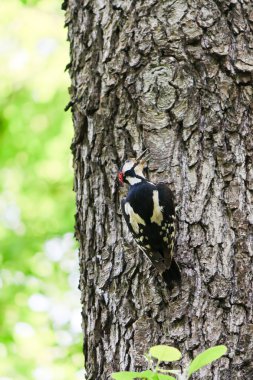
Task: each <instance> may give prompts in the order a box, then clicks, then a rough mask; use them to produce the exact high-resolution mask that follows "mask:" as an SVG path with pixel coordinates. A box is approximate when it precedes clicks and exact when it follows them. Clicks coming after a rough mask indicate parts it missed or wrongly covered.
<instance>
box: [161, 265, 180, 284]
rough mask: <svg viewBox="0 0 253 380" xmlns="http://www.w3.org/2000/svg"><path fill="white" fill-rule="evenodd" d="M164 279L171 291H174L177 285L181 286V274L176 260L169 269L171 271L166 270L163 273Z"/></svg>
mask: <svg viewBox="0 0 253 380" xmlns="http://www.w3.org/2000/svg"><path fill="white" fill-rule="evenodd" d="M162 277H163V279H164V281H165V282H166V284H167V285H168V287H169V289H173V288H174V286H175V284H180V282H181V273H180V269H179V266H178V265H177V262H176V261H175V259H172V261H171V266H170V267H169V269H166V270H165V271H164V272H163V273H162Z"/></svg>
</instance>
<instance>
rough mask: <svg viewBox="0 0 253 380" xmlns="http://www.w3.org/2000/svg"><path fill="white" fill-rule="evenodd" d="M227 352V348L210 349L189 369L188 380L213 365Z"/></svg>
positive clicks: (194, 361) (197, 358)
mask: <svg viewBox="0 0 253 380" xmlns="http://www.w3.org/2000/svg"><path fill="white" fill-rule="evenodd" d="M226 352H227V347H226V346H223V345H221V346H215V347H211V348H208V349H207V350H205V351H204V352H202V353H201V354H199V355H198V356H196V358H195V359H193V361H192V362H191V363H190V365H189V368H188V378H189V377H190V376H191V375H192V374H193V373H194V372H196V371H198V370H199V369H200V368H202V367H205V366H206V365H208V364H210V363H212V362H213V361H214V360H217V359H219V358H220V357H221V356H222V355H224V354H225V353H226Z"/></svg>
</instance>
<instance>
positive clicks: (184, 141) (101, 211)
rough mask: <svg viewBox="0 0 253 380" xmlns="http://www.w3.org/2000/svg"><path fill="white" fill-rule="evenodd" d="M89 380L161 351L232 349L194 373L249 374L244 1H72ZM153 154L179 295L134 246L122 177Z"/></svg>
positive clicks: (247, 26)
mask: <svg viewBox="0 0 253 380" xmlns="http://www.w3.org/2000/svg"><path fill="white" fill-rule="evenodd" d="M64 8H65V9H66V24H67V25H68V31H69V34H68V36H69V40H70V46H71V62H70V64H69V68H70V76H71V81H72V85H71V103H70V105H71V106H72V112H73V121H74V129H75V136H74V140H73V144H72V149H73V154H74V168H75V191H76V200H77V214H76V236H77V238H78V240H79V243H80V271H81V277H80V287H81V291H82V305H83V332H84V353H85V365H86V370H87V379H92V380H95V379H109V378H110V373H112V372H113V371H118V370H123V369H124V370H128V369H131V370H133V369H135V370H139V369H145V368H146V367H145V365H146V364H145V361H144V359H143V354H144V352H145V350H147V349H148V348H149V347H150V346H152V345H155V344H159V343H165V344H169V345H173V346H175V347H177V348H179V349H180V350H181V351H182V352H183V356H184V359H183V364H185V363H187V362H189V360H190V359H191V358H192V357H193V356H195V355H196V354H197V353H199V352H200V351H202V350H204V349H205V348H208V347H210V346H213V345H216V344H225V345H227V347H228V355H227V356H226V357H224V358H223V359H221V360H220V361H219V362H217V363H215V365H214V366H212V368H211V369H210V367H209V368H208V369H204V370H202V372H201V376H202V377H201V376H200V375H196V376H195V378H205V379H226V380H232V379H247V380H248V379H252V378H253V364H252V352H253V338H252V337H253V320H252V301H253V300H252V282H253V278H252V277H253V269H252V257H253V231H252V230H253V229H252V224H253V210H252V203H253V202H252V199H253V128H252V94H253V90H252V73H253V53H252V49H253V34H252V31H253V6H252V3H251V1H249V0H240V1H239V0H238V1H237V0H231V1H230V0H215V1H214V0H188V1H187V0H163V1H162V0H160V1H157V0H138V1H135V0H111V1H109V0H93V1H92V0H83V1H81V0H66V1H65V3H64ZM145 148H148V149H149V151H150V152H151V154H152V158H151V160H150V163H149V178H150V179H151V180H152V181H154V182H157V181H167V182H168V183H169V184H170V187H171V189H172V190H173V193H174V196H175V203H176V205H177V219H178V234H177V243H176V253H175V256H176V259H177V261H178V263H179V265H180V267H181V272H182V278H183V281H182V287H181V289H178V288H174V289H173V291H172V292H169V291H168V290H167V288H166V286H165V284H164V283H163V281H162V280H161V279H160V277H159V276H158V275H157V274H156V272H155V271H154V269H153V267H152V265H151V264H150V262H149V261H148V259H147V258H146V257H144V256H143V254H142V252H141V251H140V250H139V249H138V248H137V246H136V244H135V243H134V241H133V239H132V238H131V236H130V234H129V232H128V230H127V227H126V224H125V222H124V221H123V218H122V213H121V210H120V199H121V198H122V197H123V195H124V192H126V191H127V189H124V191H123V192H122V190H120V189H119V188H118V184H117V180H116V177H117V170H118V167H119V166H120V164H121V163H122V161H124V160H125V159H126V158H128V157H134V156H136V153H140V152H141V151H142V150H143V149H145Z"/></svg>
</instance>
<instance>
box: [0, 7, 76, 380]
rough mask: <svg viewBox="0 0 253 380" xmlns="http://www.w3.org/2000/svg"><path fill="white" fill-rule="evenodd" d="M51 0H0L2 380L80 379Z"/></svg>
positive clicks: (64, 118) (58, 41)
mask: <svg viewBox="0 0 253 380" xmlns="http://www.w3.org/2000/svg"><path fill="white" fill-rule="evenodd" d="M66 37H67V30H66V29H64V12H63V11H61V2H60V1H57V0H41V1H29V0H27V1H20V0H1V2H0V77H1V84H0V141H1V143H0V262H1V268H0V380H12V379H13V380H14V379H15V380H23V379H26V380H30V379H33V380H56V379H57V380H67V379H68V380H70V379H71V380H72V379H83V370H82V367H83V356H82V347H81V341H82V338H81V327H80V324H81V317H80V302H79V298H80V294H79V291H78V289H77V287H78V276H79V275H78V254H77V250H76V243H75V241H74V238H73V225H74V213H75V211H74V209H75V200H74V193H73V191H72V187H73V184H72V183H73V170H72V157H71V153H70V149H69V146H70V144H71V139H72V135H73V132H72V123H71V113H70V112H67V113H66V112H64V107H65V105H66V104H67V103H68V101H69V95H68V86H69V78H68V74H67V73H64V69H65V66H66V64H67V63H68V62H69V57H68V55H69V46H68V43H67V42H66Z"/></svg>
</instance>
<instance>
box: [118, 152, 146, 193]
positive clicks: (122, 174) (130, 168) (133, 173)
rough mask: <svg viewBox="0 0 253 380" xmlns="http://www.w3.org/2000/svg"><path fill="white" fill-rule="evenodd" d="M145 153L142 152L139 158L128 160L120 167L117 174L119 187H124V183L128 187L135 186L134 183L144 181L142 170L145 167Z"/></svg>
mask: <svg viewBox="0 0 253 380" xmlns="http://www.w3.org/2000/svg"><path fill="white" fill-rule="evenodd" d="M146 152H147V149H146V150H145V151H144V152H142V153H141V155H140V156H139V157H137V158H130V159H128V160H127V161H126V162H125V163H124V165H123V166H122V167H121V170H120V171H119V173H118V179H119V182H120V184H121V186H123V185H124V182H125V183H127V184H129V185H135V184H136V183H139V182H142V181H143V180H145V177H144V175H143V169H144V167H145V164H146V161H147V157H146V159H145V160H144V159H143V156H144V155H145V154H146Z"/></svg>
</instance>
